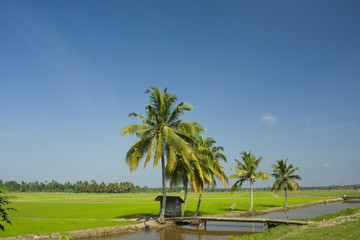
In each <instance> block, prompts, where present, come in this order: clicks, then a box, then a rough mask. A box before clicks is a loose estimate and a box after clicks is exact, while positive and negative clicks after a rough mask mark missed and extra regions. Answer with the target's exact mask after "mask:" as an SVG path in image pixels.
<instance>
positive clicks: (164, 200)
mask: <svg viewBox="0 0 360 240" xmlns="http://www.w3.org/2000/svg"><path fill="white" fill-rule="evenodd" d="M161 170H162V188H163V199H162V203H161V212H160V216H159V220H158V221H159V223H161V224H163V223H165V209H166V182H165V158H164V154H163V155H162V156H161Z"/></svg>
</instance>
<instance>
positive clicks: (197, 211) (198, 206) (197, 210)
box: [195, 193, 202, 216]
mask: <svg viewBox="0 0 360 240" xmlns="http://www.w3.org/2000/svg"><path fill="white" fill-rule="evenodd" d="M201 198H202V193H200V195H199V202H198V205H197V209H196V212H195V216H197V215H198V214H199V210H200V203H201Z"/></svg>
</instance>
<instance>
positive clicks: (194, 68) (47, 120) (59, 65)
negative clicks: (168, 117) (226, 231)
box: [0, 0, 360, 187]
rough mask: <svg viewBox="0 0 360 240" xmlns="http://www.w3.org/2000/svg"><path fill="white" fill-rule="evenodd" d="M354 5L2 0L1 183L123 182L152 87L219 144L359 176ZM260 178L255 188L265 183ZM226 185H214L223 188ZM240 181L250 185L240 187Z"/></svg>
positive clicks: (359, 82) (152, 176) (310, 170)
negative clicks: (130, 133) (186, 106)
mask: <svg viewBox="0 0 360 240" xmlns="http://www.w3.org/2000/svg"><path fill="white" fill-rule="evenodd" d="M359 13H360V2H359V1H357V0H355V1H350V0H349V1H341V0H338V1H330V0H324V1H312V0H311V1H306V0H305V1H304V0H301V1H300V0H299V1H296V0H295V1H287V0H283V1H141V0H137V1H130V0H129V1H109V0H107V1H100V0H98V1H90V0H86V1H85V0H78V1H70V0H61V1H60V0H53V1H47V0H43V1H39V0H32V1H20V0H2V1H0V163H1V174H0V179H2V180H4V181H9V180H16V181H51V180H52V179H54V180H56V181H59V182H65V181H71V182H74V181H77V180H88V181H90V180H93V179H94V180H96V181H97V182H102V181H104V182H121V181H130V182H133V183H134V184H136V185H140V186H145V185H146V186H149V187H154V186H161V179H160V169H155V170H154V169H153V168H152V166H148V168H147V169H146V170H143V168H142V167H140V168H139V169H138V170H137V171H135V172H131V173H130V171H129V169H128V168H127V166H126V165H125V161H124V157H125V154H126V151H127V150H128V148H129V147H130V146H131V144H132V143H133V142H134V141H135V137H124V136H121V135H120V131H121V129H122V128H123V127H124V126H127V125H129V124H133V123H138V121H137V119H136V118H129V117H128V116H127V114H128V113H129V112H137V113H140V114H141V113H144V108H145V105H146V103H147V102H148V96H147V95H145V94H144V90H145V89H146V88H149V87H150V86H158V87H160V88H162V89H163V88H165V87H168V90H169V91H170V92H173V93H175V94H176V95H177V96H178V98H179V100H180V101H184V102H188V103H191V104H192V105H193V106H194V108H195V110H194V111H193V112H190V113H185V115H184V119H185V120H187V121H193V120H196V121H200V122H201V123H202V124H203V125H205V127H206V136H211V137H213V138H214V139H215V140H217V142H218V143H219V145H222V146H224V147H225V154H226V155H227V157H228V163H227V164H225V166H226V172H227V174H228V175H230V174H232V171H231V170H230V168H231V167H233V166H234V164H235V161H234V159H235V158H239V157H240V155H239V154H240V152H241V151H243V150H246V151H250V150H251V151H252V152H253V153H254V154H255V155H256V156H257V157H260V156H262V157H263V159H264V160H263V162H262V163H261V169H262V170H265V171H269V172H270V166H271V164H273V163H274V162H275V160H277V159H281V158H289V161H290V162H292V163H293V164H294V165H295V166H299V168H300V170H299V174H300V175H301V176H302V177H303V180H302V181H301V182H300V185H302V186H312V185H332V184H355V183H357V184H358V183H360V177H359V169H360V157H359V156H360V155H359V150H360V107H359V104H360V94H359V92H360V28H359V26H360V14H359ZM271 184H272V180H269V181H267V182H262V181H257V182H256V185H255V186H256V187H260V186H269V185H271ZM219 186H221V185H219ZM245 186H247V185H245Z"/></svg>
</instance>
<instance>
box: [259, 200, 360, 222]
mask: <svg viewBox="0 0 360 240" xmlns="http://www.w3.org/2000/svg"><path fill="white" fill-rule="evenodd" d="M355 207H360V203H354V202H349V203H331V204H326V205H318V206H313V207H306V208H299V209H289V210H288V211H284V212H276V213H270V214H267V215H262V216H256V217H257V218H276V219H294V218H313V217H317V216H321V215H325V214H329V213H334V212H338V211H340V210H343V209H347V208H355Z"/></svg>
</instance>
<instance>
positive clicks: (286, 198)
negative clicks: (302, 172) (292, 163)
mask: <svg viewBox="0 0 360 240" xmlns="http://www.w3.org/2000/svg"><path fill="white" fill-rule="evenodd" d="M285 207H287V182H286V183H285Z"/></svg>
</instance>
